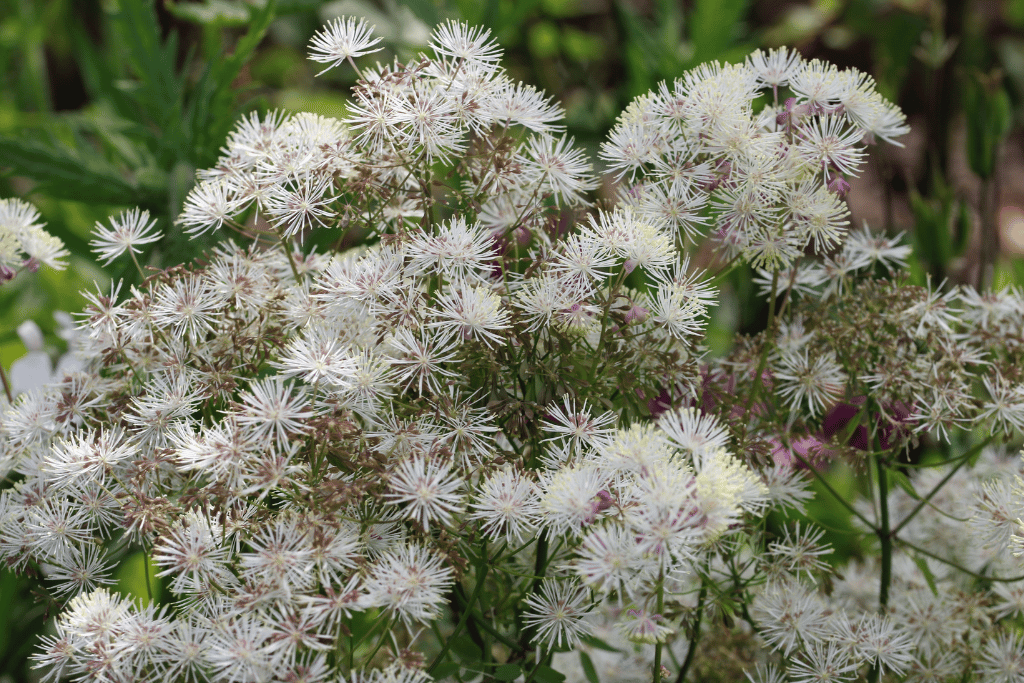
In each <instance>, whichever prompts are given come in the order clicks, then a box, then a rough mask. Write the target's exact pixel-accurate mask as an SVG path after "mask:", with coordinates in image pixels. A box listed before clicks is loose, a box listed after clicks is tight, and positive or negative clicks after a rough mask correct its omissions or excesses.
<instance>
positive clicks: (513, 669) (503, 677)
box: [435, 664, 523, 681]
mask: <svg viewBox="0 0 1024 683" xmlns="http://www.w3.org/2000/svg"><path fill="white" fill-rule="evenodd" d="M522 673H523V670H522V669H521V668H520V667H519V665H518V664H502V665H501V666H499V667H498V668H496V669H495V670H494V678H496V679H497V680H499V681H514V680H515V679H517V678H519V676H520V675H522ZM435 678H440V676H437V675H435Z"/></svg>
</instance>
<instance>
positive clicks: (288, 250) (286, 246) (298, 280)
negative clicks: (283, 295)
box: [277, 233, 302, 284]
mask: <svg viewBox="0 0 1024 683" xmlns="http://www.w3.org/2000/svg"><path fill="white" fill-rule="evenodd" d="M277 237H278V239H279V240H280V241H281V248H282V249H284V255H285V256H287V257H288V265H289V266H291V269H292V275H294V276H295V282H296V283H298V284H302V278H301V277H300V276H299V269H298V268H296V267H295V259H294V258H292V250H291V245H289V244H288V242H286V241H285V239H284V235H283V234H282V233H277Z"/></svg>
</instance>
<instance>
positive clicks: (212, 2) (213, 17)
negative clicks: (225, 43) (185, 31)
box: [164, 0, 249, 27]
mask: <svg viewBox="0 0 1024 683" xmlns="http://www.w3.org/2000/svg"><path fill="white" fill-rule="evenodd" d="M164 7H166V8H167V11H168V12H170V13H171V14H173V15H174V16H175V17H177V18H178V19H183V20H185V21H191V22H192V23H195V24H199V25H201V26H210V25H214V26H217V27H220V26H245V24H246V22H247V21H248V20H249V12H248V10H247V9H246V7H245V5H243V4H240V3H238V2H229V1H228V0H206V2H165V3H164Z"/></svg>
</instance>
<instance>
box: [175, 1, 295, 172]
mask: <svg viewBox="0 0 1024 683" xmlns="http://www.w3.org/2000/svg"><path fill="white" fill-rule="evenodd" d="M276 6H277V3H276V2H274V0H270V1H269V2H267V3H266V4H265V5H264V6H263V7H262V8H260V9H259V10H253V12H252V14H251V15H250V21H251V23H250V26H249V30H248V31H247V32H246V34H245V35H244V36H242V38H240V39H239V41H238V43H237V44H236V45H235V50H234V52H232V53H231V55H230V56H228V57H226V58H224V59H218V60H214V61H213V63H211V64H210V65H209V66H208V67H207V68H206V70H205V71H204V72H203V75H202V76H201V77H200V79H199V83H198V84H196V88H195V95H194V96H193V97H192V98H191V99H190V100H189V102H188V106H187V107H186V110H185V112H184V120H185V126H186V131H187V133H186V134H187V136H188V137H189V138H190V139H191V140H192V141H193V145H194V148H195V151H194V155H193V158H192V161H193V162H194V163H196V165H197V166H205V165H206V164H208V163H212V162H213V161H214V160H215V159H216V157H217V154H218V150H219V149H220V146H221V145H222V144H223V142H224V139H225V138H226V137H227V134H228V131H230V129H231V127H232V126H233V125H234V121H235V113H236V112H235V111H234V104H235V97H236V92H235V89H234V87H233V84H234V80H235V79H236V78H237V77H238V74H239V73H240V72H241V70H242V67H243V66H244V65H245V63H246V62H247V61H248V60H249V58H250V57H251V56H252V54H253V52H254V51H255V50H256V47H257V46H258V45H259V44H260V41H262V40H263V37H264V36H265V35H266V34H267V29H268V28H269V27H270V23H271V21H273V19H274V15H275V8H276Z"/></svg>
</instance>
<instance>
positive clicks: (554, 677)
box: [533, 666, 565, 683]
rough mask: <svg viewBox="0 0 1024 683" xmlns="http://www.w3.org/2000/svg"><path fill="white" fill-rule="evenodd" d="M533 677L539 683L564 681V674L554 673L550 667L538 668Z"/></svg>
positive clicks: (559, 682)
mask: <svg viewBox="0 0 1024 683" xmlns="http://www.w3.org/2000/svg"><path fill="white" fill-rule="evenodd" d="M533 677H534V678H536V679H537V680H538V681H540V683H562V682H563V681H564V680H565V674H563V673H561V672H559V671H555V670H554V669H552V668H551V667H550V666H538V667H537V671H535V672H534V674H533Z"/></svg>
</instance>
